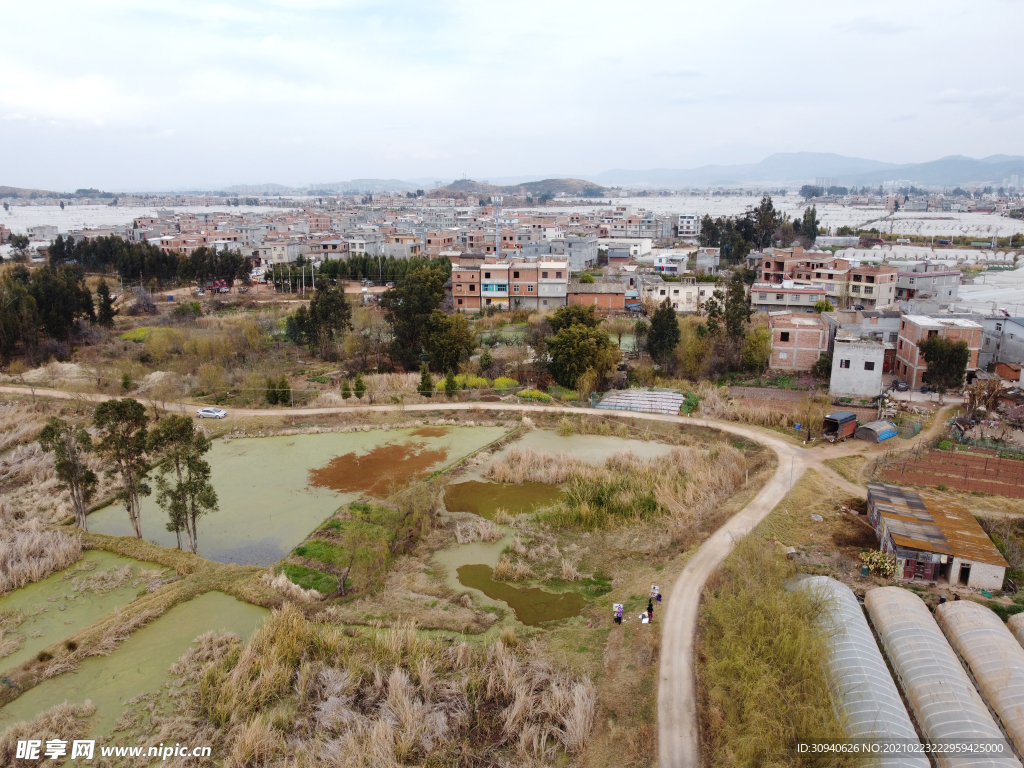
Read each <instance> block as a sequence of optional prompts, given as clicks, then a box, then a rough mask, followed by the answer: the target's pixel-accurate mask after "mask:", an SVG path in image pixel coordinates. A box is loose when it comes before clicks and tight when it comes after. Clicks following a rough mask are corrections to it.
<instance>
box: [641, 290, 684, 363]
mask: <svg viewBox="0 0 1024 768" xmlns="http://www.w3.org/2000/svg"><path fill="white" fill-rule="evenodd" d="M680 338H681V334H680V332H679V318H677V317H676V311H675V310H674V309H672V303H671V302H670V301H669V300H668V299H667V298H666V299H665V300H664V301H663V302H661V304H659V305H658V308H657V309H656V310H654V312H653V313H652V314H651V329H650V331H649V332H648V333H647V352H648V354H649V355H650V356H651V359H653V360H654V361H655V362H658V363H664V362H667V361H669V360H671V359H672V357H673V355H674V354H675V350H676V347H677V346H678V345H679V339H680Z"/></svg>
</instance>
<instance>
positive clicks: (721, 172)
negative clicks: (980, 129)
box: [588, 152, 1024, 188]
mask: <svg viewBox="0 0 1024 768" xmlns="http://www.w3.org/2000/svg"><path fill="white" fill-rule="evenodd" d="M1014 174H1016V175H1018V176H1022V177H1024V157H1020V156H1015V155H992V156H991V157H985V158H982V159H981V160H975V159H974V158H971V157H964V156H963V155H950V156H949V157H943V158H941V159H940V160H933V161H931V162H928V163H907V164H903V165H900V164H897V163H883V162H879V161H877V160H865V159H863V158H860V157H846V156H844V155H836V154H832V153H828V152H780V153H777V154H774V155H770V156H768V157H766V158H765V159H764V160H762V161H761V162H759V163H748V164H743V165H704V166H701V167H699V168H690V169H670V168H655V169H651V170H646V171H637V170H626V169H615V170H611V171H605V172H604V173H599V174H597V175H596V176H590V177H588V178H590V179H592V180H593V181H596V182H598V183H599V184H602V185H604V186H623V187H672V188H679V187H704V186H758V185H772V184H778V185H780V186H784V185H793V184H806V183H811V182H813V181H814V180H815V179H818V178H828V179H830V180H831V183H833V184H838V185H844V186H850V185H865V184H867V185H872V184H881V183H883V182H886V181H894V180H904V181H907V182H910V183H913V184H922V185H927V186H957V185H985V184H996V185H998V184H1001V183H1002V180H1003V179H1005V178H1008V177H1010V176H1013V175H1014Z"/></svg>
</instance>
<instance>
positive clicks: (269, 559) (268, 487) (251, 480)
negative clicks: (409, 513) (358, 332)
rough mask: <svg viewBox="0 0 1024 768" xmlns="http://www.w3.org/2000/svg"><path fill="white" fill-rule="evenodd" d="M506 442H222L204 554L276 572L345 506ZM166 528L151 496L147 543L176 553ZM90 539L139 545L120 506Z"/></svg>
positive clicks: (496, 432) (476, 438) (435, 436)
mask: <svg viewBox="0 0 1024 768" xmlns="http://www.w3.org/2000/svg"><path fill="white" fill-rule="evenodd" d="M503 434H504V430H503V429H502V428H501V427H421V428H419V429H403V430H389V431H385V430H379V429H378V430H372V431H369V432H345V433H342V432H328V433H322V434H308V435H282V436H277V437H263V438H244V439H239V440H231V441H229V442H225V441H223V440H217V441H215V442H214V445H213V448H212V449H211V450H210V453H209V460H210V465H211V467H212V470H213V474H212V480H213V485H214V488H215V489H216V490H217V496H218V498H219V501H220V510H219V511H217V512H215V513H213V514H211V515H208V516H207V517H205V518H203V519H202V520H201V521H200V523H199V554H200V555H202V556H203V557H205V558H208V559H210V560H216V561H217V562H221V563H237V564H239V565H269V564H271V563H273V562H276V561H277V560H280V559H281V558H283V557H284V556H285V555H287V554H288V552H289V551H290V550H291V549H292V548H294V547H295V546H296V545H297V544H299V543H300V542H301V541H302V540H303V538H305V536H306V534H307V533H309V531H311V530H312V529H313V528H315V527H316V526H317V525H319V524H320V523H321V522H322V521H323V520H324V519H325V518H326V517H328V516H330V515H331V514H332V513H333V512H334V511H335V510H336V509H337V508H338V507H339V506H341V505H342V504H345V503H348V502H350V501H354V500H356V499H358V498H360V497H361V496H363V495H364V494H371V495H372V494H376V495H383V494H386V493H388V492H389V490H391V489H393V488H396V487H399V486H401V485H403V484H406V483H408V482H411V481H413V480H415V479H418V478H420V477H423V476H425V475H427V474H429V473H430V472H433V471H435V470H437V469H440V468H442V467H444V466H447V465H448V464H450V463H451V462H453V461H455V460H457V459H459V458H462V457H463V456H465V455H466V454H468V453H471V452H472V451H475V450H477V449H479V448H481V447H483V446H485V445H487V444H488V443H490V442H493V441H494V440H497V439H498V438H499V437H501V436H502V435H503ZM166 519H167V516H166V514H165V513H164V512H163V510H161V509H160V508H159V507H158V506H157V505H156V501H155V499H154V497H153V496H149V497H147V498H144V499H143V500H142V533H143V537H144V538H145V539H146V540H147V541H150V542H153V543H154V544H159V545H160V546H164V547H174V546H175V545H176V540H175V536H174V534H173V533H171V532H169V531H167V530H166ZM89 529H90V530H93V531H96V532H98V533H106V534H111V535H114V536H130V535H131V526H130V523H129V521H128V515H127V514H126V513H125V511H124V508H123V507H122V506H121V505H114V506H110V507H106V508H104V509H101V510H99V511H97V512H94V513H93V514H92V515H90V516H89Z"/></svg>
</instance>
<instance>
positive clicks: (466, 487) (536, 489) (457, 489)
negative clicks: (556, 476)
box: [444, 480, 562, 520]
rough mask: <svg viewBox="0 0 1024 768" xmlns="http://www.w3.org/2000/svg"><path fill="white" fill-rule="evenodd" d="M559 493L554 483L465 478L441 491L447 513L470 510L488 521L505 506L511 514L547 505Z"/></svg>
mask: <svg viewBox="0 0 1024 768" xmlns="http://www.w3.org/2000/svg"><path fill="white" fill-rule="evenodd" d="M561 496H562V490H561V489H560V488H559V487H558V486H557V485H548V484H547V483H522V484H520V485H514V484H512V483H488V482H484V481H482V480H466V481H465V482H461V483H452V484H451V485H449V486H448V487H447V488H446V489H445V492H444V506H445V509H447V510H448V511H449V512H471V513H473V514H475V515H480V516H481V517H486V518H487V519H488V520H493V519H494V513H495V512H497V511H498V510H499V509H504V510H505V511H506V512H508V513H509V514H510V515H519V514H522V513H523V512H531V511H533V510H534V509H538V508H541V507H549V506H551V505H552V504H554V503H555V502H557V501H558V500H559V499H560V498H561Z"/></svg>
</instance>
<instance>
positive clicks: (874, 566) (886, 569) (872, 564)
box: [860, 549, 896, 579]
mask: <svg viewBox="0 0 1024 768" xmlns="http://www.w3.org/2000/svg"><path fill="white" fill-rule="evenodd" d="M860 559H861V560H862V561H863V562H864V564H865V565H867V567H868V568H869V569H870V570H871V572H872V573H873V574H875V575H877V576H882V577H883V578H886V579H891V578H892V577H893V576H895V575H896V557H895V555H893V554H892V553H891V552H882V551H881V550H877V549H876V550H872V551H870V552H861V553H860Z"/></svg>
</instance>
